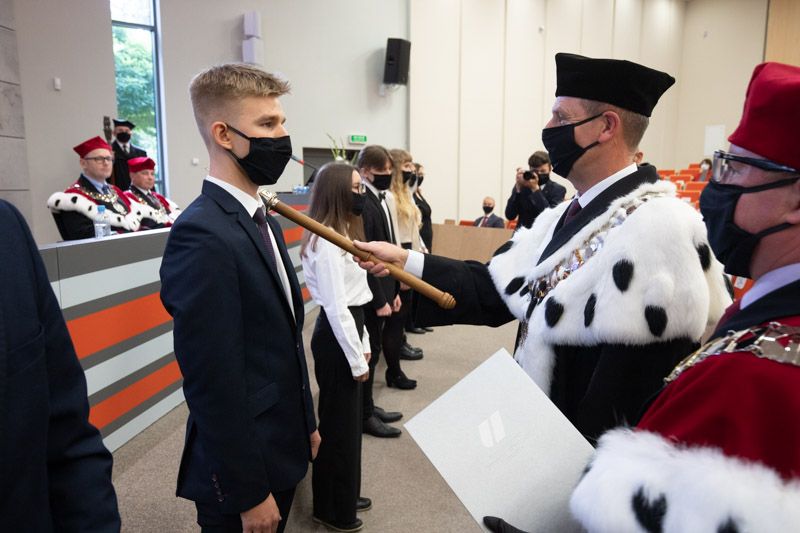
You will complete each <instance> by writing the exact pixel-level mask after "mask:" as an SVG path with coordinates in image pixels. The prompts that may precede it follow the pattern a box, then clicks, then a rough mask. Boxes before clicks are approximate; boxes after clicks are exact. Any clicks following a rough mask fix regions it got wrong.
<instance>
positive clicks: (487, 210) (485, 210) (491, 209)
mask: <svg viewBox="0 0 800 533" xmlns="http://www.w3.org/2000/svg"><path fill="white" fill-rule="evenodd" d="M493 210H494V207H492V206H490V205H485V206H483V212H484V213H486V214H487V215H488V214H489V213H491V212H492V211H493Z"/></svg>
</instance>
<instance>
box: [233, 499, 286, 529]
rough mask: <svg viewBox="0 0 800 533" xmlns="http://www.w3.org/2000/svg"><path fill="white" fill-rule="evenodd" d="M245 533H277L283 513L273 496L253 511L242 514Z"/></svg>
mask: <svg viewBox="0 0 800 533" xmlns="http://www.w3.org/2000/svg"><path fill="white" fill-rule="evenodd" d="M239 516H241V517H242V532H243V533H275V532H276V531H278V524H280V521H281V512H280V511H279V510H278V504H277V503H275V498H273V497H272V494H270V495H269V496H267V499H266V500H264V501H263V502H261V503H259V504H258V505H256V506H255V507H253V508H252V509H249V510H247V511H245V512H243V513H240V515H239Z"/></svg>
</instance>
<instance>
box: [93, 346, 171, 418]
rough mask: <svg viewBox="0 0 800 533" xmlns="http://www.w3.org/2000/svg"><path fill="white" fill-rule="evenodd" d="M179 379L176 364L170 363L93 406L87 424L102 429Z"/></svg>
mask: <svg viewBox="0 0 800 533" xmlns="http://www.w3.org/2000/svg"><path fill="white" fill-rule="evenodd" d="M179 379H181V370H180V368H179V367H178V362H177V361H172V362H171V363H169V364H167V365H165V366H163V367H161V368H159V369H158V370H156V371H155V372H153V373H152V374H149V375H147V376H145V377H143V378H142V379H140V380H139V381H137V382H136V383H133V384H131V385H129V386H127V387H125V388H124V389H122V390H121V391H119V392H118V393H116V394H114V395H113V396H110V397H108V398H106V399H105V400H103V401H102V402H100V403H98V404H97V405H95V406H93V407H92V408H91V410H90V411H89V422H91V423H92V424H93V425H94V426H95V427H96V428H98V429H103V428H104V427H105V426H107V425H108V424H110V423H111V422H113V421H114V420H116V419H117V418H119V417H121V416H122V415H124V414H125V413H127V412H128V411H130V410H131V409H134V408H135V407H136V406H137V405H141V404H142V403H143V402H145V401H147V400H148V399H150V398H152V397H153V396H155V395H156V394H158V393H159V392H161V391H162V390H164V389H166V388H167V387H169V386H170V385H172V384H173V383H175V382H176V381H178V380H179Z"/></svg>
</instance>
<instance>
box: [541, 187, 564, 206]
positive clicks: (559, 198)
mask: <svg viewBox="0 0 800 533" xmlns="http://www.w3.org/2000/svg"><path fill="white" fill-rule="evenodd" d="M544 195H545V196H546V197H547V203H548V207H555V206H557V205H558V204H560V203H561V202H563V201H564V197H565V196H566V195H567V189H566V188H565V187H563V186H562V185H559V184H558V183H554V182H552V181H551V182H550V184H549V185H548V186H547V187H545V189H544Z"/></svg>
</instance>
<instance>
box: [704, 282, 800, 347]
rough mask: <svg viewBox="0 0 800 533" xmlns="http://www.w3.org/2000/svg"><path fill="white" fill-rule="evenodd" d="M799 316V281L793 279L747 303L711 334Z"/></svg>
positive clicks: (720, 333)
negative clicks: (775, 319) (783, 285)
mask: <svg viewBox="0 0 800 533" xmlns="http://www.w3.org/2000/svg"><path fill="white" fill-rule="evenodd" d="M789 316H800V281H795V282H792V283H790V284H789V285H786V286H785V287H782V288H781V289H779V290H776V291H774V292H771V293H769V294H766V295H764V296H763V297H761V298H759V299H758V300H756V301H755V302H753V303H752V304H750V305H748V306H747V307H745V308H744V309H742V310H741V311H739V312H738V313H736V314H735V315H733V316H732V317H731V318H729V319H728V320H727V321H726V322H725V323H723V324H720V328H719V329H718V330H717V331H715V332H714V334H713V335H711V337H710V338H712V339H713V338H715V337H720V336H722V334H724V333H725V332H726V331H730V330H734V331H739V330H741V329H744V328H748V327H750V326H757V325H759V324H763V323H764V322H767V321H769V320H771V319H773V318H783V317H789Z"/></svg>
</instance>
